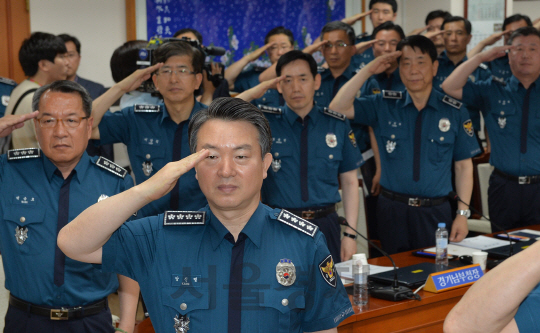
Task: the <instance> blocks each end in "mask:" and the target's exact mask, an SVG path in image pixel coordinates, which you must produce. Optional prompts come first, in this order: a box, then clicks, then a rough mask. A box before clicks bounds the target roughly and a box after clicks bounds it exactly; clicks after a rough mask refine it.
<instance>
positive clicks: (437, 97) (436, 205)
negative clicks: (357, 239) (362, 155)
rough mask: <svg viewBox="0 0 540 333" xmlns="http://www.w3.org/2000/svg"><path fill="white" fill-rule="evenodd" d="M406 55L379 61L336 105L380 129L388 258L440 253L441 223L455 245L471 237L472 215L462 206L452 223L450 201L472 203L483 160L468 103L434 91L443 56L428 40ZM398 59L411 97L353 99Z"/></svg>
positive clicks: (416, 40) (403, 49) (402, 47)
mask: <svg viewBox="0 0 540 333" xmlns="http://www.w3.org/2000/svg"><path fill="white" fill-rule="evenodd" d="M397 50H398V51H400V52H395V53H391V54H388V55H384V56H381V57H379V58H377V59H375V60H374V61H373V62H372V64H370V65H368V66H366V67H364V68H363V69H362V70H361V71H360V72H359V73H358V74H357V75H356V76H355V77H354V78H353V79H351V80H350V81H349V83H347V85H345V86H344V87H343V88H342V89H341V90H340V92H339V93H338V95H337V96H336V98H335V99H334V100H333V101H332V103H331V104H330V107H331V108H332V109H335V110H337V111H338V112H343V113H344V114H346V115H347V117H348V118H350V119H354V122H359V123H362V124H366V125H369V126H372V127H373V130H374V131H375V136H376V138H377V143H378V145H379V147H380V149H379V151H380V155H381V167H382V174H381V186H382V187H383V190H382V196H381V197H380V198H379V200H378V214H377V215H378V223H379V229H378V231H379V237H380V239H381V244H382V246H383V248H384V249H385V250H386V251H388V252H389V253H396V252H402V251H406V250H411V249H416V248H421V247H427V246H433V245H434V234H435V230H436V229H437V224H438V223H439V222H446V223H447V225H448V226H449V228H450V230H451V233H450V240H451V241H461V240H462V239H463V238H465V236H466V235H467V232H468V230H467V217H468V215H470V211H468V210H467V206H466V205H465V204H463V203H460V204H459V205H458V209H459V211H458V214H457V217H456V219H455V220H454V221H453V222H452V218H451V211H450V204H449V203H448V199H447V195H448V193H449V192H450V191H452V184H451V175H450V169H451V166H452V160H455V162H454V169H455V172H456V190H457V193H458V194H459V196H460V197H461V198H462V199H463V200H464V201H466V202H468V201H469V199H470V197H471V192H472V161H471V157H472V156H474V155H475V154H477V153H478V150H479V148H478V146H477V144H476V139H475V137H474V131H473V128H472V124H471V121H470V118H469V116H468V113H467V111H466V109H465V108H464V107H463V106H462V103H461V102H459V101H456V100H454V99H453V98H450V97H448V96H445V95H443V94H441V93H439V92H438V91H436V90H434V89H432V78H433V76H434V75H435V73H436V72H437V50H436V48H435V45H434V44H433V42H432V41H431V40H429V39H428V38H426V37H424V36H418V35H415V36H410V37H407V38H406V39H404V40H402V41H401V42H400V43H399V44H398V47H397ZM397 56H400V58H399V68H400V75H401V78H402V80H403V83H404V84H405V87H406V88H407V91H406V92H399V91H385V90H383V92H382V94H379V95H375V96H368V97H365V98H360V99H356V100H355V99H354V96H355V95H356V91H357V90H358V89H359V87H361V86H362V84H363V83H364V81H365V80H366V79H367V78H368V77H369V76H371V75H373V74H376V73H379V72H381V71H383V70H384V69H385V68H387V67H388V66H389V63H390V62H391V61H393V59H394V58H395V57H397Z"/></svg>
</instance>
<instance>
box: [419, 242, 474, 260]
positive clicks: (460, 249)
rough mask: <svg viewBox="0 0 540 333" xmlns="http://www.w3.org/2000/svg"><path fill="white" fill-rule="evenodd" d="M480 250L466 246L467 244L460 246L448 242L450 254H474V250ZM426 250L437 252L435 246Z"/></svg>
mask: <svg viewBox="0 0 540 333" xmlns="http://www.w3.org/2000/svg"><path fill="white" fill-rule="evenodd" d="M476 251H478V250H477V249H473V248H472V247H465V246H458V245H454V244H448V254H450V255H453V256H458V257H460V256H472V253H473V252H476ZM424 252H431V253H436V252H437V249H436V248H435V247H430V248H429V249H425V250H424Z"/></svg>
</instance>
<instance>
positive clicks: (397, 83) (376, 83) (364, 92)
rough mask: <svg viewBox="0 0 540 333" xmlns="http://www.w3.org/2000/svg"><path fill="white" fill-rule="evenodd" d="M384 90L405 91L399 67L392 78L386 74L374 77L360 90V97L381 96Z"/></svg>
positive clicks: (391, 75)
mask: <svg viewBox="0 0 540 333" xmlns="http://www.w3.org/2000/svg"><path fill="white" fill-rule="evenodd" d="M383 90H393V91H405V85H404V84H403V81H401V76H400V75H399V67H398V68H396V70H395V71H394V72H392V74H390V76H388V74H386V73H384V72H383V73H380V74H375V75H372V76H371V77H370V78H369V79H368V80H367V81H366V82H365V83H364V85H363V86H362V88H361V89H360V96H369V95H376V94H380V93H381V91H383Z"/></svg>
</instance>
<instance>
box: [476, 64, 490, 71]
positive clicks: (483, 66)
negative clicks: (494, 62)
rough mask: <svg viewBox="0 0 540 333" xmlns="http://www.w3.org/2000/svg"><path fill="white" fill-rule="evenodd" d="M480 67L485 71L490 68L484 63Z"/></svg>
mask: <svg viewBox="0 0 540 333" xmlns="http://www.w3.org/2000/svg"><path fill="white" fill-rule="evenodd" d="M478 67H480V68H482V69H484V70H487V69H488V66H487V65H486V64H484V63H481V64H480V65H478Z"/></svg>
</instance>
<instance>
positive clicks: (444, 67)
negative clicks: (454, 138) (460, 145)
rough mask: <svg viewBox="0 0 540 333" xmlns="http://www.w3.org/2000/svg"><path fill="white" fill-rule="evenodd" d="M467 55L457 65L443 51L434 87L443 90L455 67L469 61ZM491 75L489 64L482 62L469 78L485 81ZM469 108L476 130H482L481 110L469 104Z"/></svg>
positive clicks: (474, 80) (439, 59)
mask: <svg viewBox="0 0 540 333" xmlns="http://www.w3.org/2000/svg"><path fill="white" fill-rule="evenodd" d="M467 59H468V58H467V56H465V58H463V60H461V61H460V62H459V63H458V64H457V65H454V63H453V62H452V61H451V60H450V59H448V55H447V54H446V51H443V52H442V53H441V55H440V56H439V58H438V59H437V60H438V61H439V69H438V70H437V75H436V76H435V78H434V79H433V87H434V88H435V89H437V90H439V91H440V92H443V90H442V88H441V85H442V83H443V82H444V80H446V78H448V77H449V76H450V74H452V72H453V71H454V69H456V68H457V66H459V65H461V64H462V63H464V62H465V61H467ZM490 77H491V71H490V70H489V69H488V66H487V65H485V64H480V66H478V68H476V69H475V70H474V72H472V74H471V75H469V80H470V81H473V82H476V81H484V80H487V79H489V78H490ZM467 110H469V115H470V117H471V120H472V122H473V126H474V129H475V130H480V112H479V110H478V109H477V108H475V107H473V106H471V105H467Z"/></svg>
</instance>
